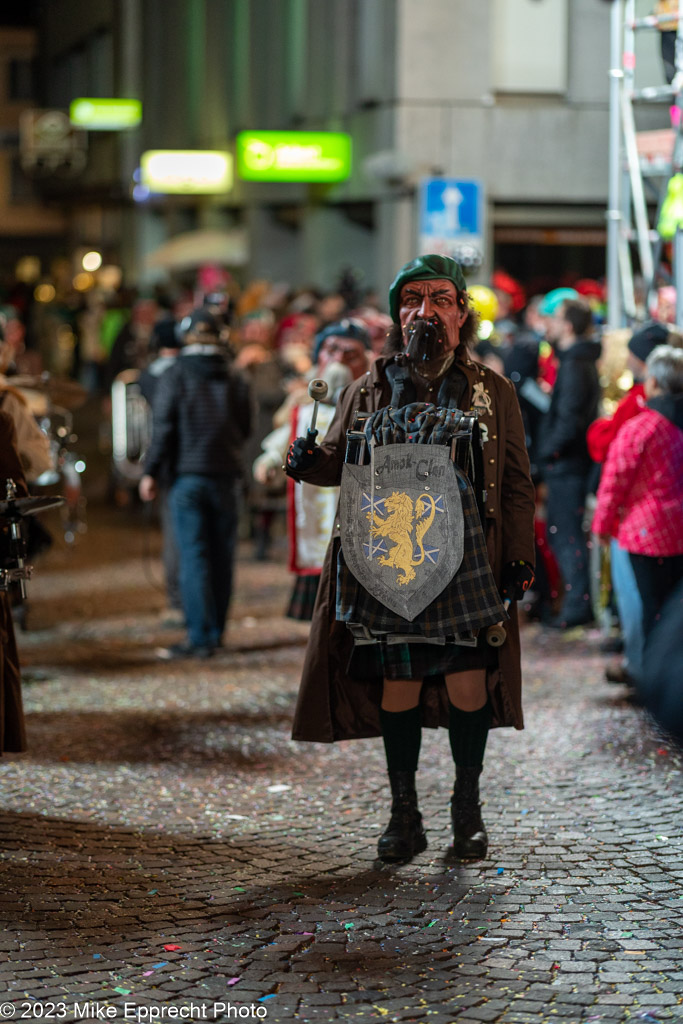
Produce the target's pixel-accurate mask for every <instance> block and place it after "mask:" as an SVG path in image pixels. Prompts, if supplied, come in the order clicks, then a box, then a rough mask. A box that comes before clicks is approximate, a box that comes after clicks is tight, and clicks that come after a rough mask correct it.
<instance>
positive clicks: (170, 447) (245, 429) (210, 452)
mask: <svg viewBox="0 0 683 1024" xmlns="http://www.w3.org/2000/svg"><path fill="white" fill-rule="evenodd" d="M198 348H199V346H197V347H196V348H195V349H191V350H188V351H186V352H185V351H184V352H181V354H180V355H179V356H178V358H177V359H176V361H175V363H174V364H173V365H172V366H171V367H169V369H168V370H166V371H165V373H163V374H162V375H161V377H160V378H159V381H158V384H157V388H156V393H155V395H154V405H153V414H154V426H153V431H152V442H151V444H150V448H149V452H148V455H147V458H146V460H145V473H148V474H149V475H150V476H153V477H154V478H155V479H157V478H158V477H159V475H160V474H161V473H162V472H163V467H164V463H165V462H166V461H168V462H169V463H170V466H171V471H172V475H173V476H174V477H176V476H179V475H182V474H185V473H200V474H202V475H205V476H241V474H242V472H243V460H242V448H243V445H244V442H245V441H246V439H247V438H248V437H249V434H250V433H251V429H252V407H251V396H250V392H249V385H248V384H247V382H246V380H245V379H244V378H243V377H242V376H241V375H240V374H238V373H235V371H233V370H231V369H230V368H229V367H228V364H227V363H226V361H225V359H224V358H223V356H222V355H221V354H220V352H219V351H218V350H216V349H214V348H213V347H211V346H207V347H202V349H201V350H200V351H197V349H198Z"/></svg>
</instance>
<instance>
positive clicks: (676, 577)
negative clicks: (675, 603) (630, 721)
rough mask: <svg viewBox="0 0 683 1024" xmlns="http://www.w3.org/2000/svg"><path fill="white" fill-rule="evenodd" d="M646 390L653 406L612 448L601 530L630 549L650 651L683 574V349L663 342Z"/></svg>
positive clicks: (596, 528) (598, 522)
mask: <svg viewBox="0 0 683 1024" xmlns="http://www.w3.org/2000/svg"><path fill="white" fill-rule="evenodd" d="M644 389H645V397H646V407H645V409H644V410H643V411H642V412H641V413H640V414H639V415H638V416H633V417H632V418H631V419H630V420H629V421H628V422H627V423H625V424H624V425H623V426H622V428H621V430H620V431H619V433H618V434H617V436H616V438H615V439H614V441H613V443H612V444H611V446H610V449H609V451H608V453H607V459H606V462H605V466H604V469H603V473H602V478H601V480H600V486H599V487H598V495H597V506H596V509H595V515H594V517H593V532H594V533H595V534H597V535H598V537H599V538H600V541H601V542H602V543H603V544H608V543H609V542H610V540H611V538H612V536H613V535H614V534H615V532H616V539H617V542H618V543H619V546H620V547H621V548H622V549H623V550H625V551H627V552H628V554H629V558H630V561H631V565H632V568H633V574H634V576H635V579H636V584H637V586H638V592H639V594H640V599H641V602H642V628H643V637H644V641H645V646H646V651H647V640H648V637H649V635H650V633H651V632H652V630H653V628H654V626H655V624H656V623H657V620H658V618H659V615H660V611H661V609H662V607H663V606H664V604H665V602H666V600H667V598H668V596H669V595H670V594H671V593H672V592H673V591H674V590H675V588H676V586H677V585H678V583H679V581H680V580H681V579H682V578H683V350H681V349H676V348H673V347H672V346H670V345H658V346H657V348H655V349H654V350H653V351H652V352H651V354H650V355H649V357H648V359H647V362H646V377H645V384H644ZM615 523H616V524H617V525H616V531H615ZM643 673H644V674H645V675H646V674H647V654H645V658H644V663H643Z"/></svg>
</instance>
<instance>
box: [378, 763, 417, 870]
mask: <svg viewBox="0 0 683 1024" xmlns="http://www.w3.org/2000/svg"><path fill="white" fill-rule="evenodd" d="M389 782H390V784H391V796H392V800H391V820H390V821H389V824H388V825H387V827H386V829H385V831H384V833H383V834H382V835H381V836H380V839H379V842H378V843H377V856H378V857H379V858H380V860H410V859H411V858H412V857H414V856H415V854H416V853H420V852H421V851H422V850H425V849H426V848H427V837H426V835H425V831H424V828H423V827H422V815H421V814H420V812H419V811H418V809H417V793H416V792H415V772H389Z"/></svg>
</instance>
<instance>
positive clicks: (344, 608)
mask: <svg viewBox="0 0 683 1024" xmlns="http://www.w3.org/2000/svg"><path fill="white" fill-rule="evenodd" d="M453 471H454V472H455V474H456V477H457V480H458V487H459V489H460V495H461V498H462V511H463V517H464V521H465V550H464V554H463V560H462V564H461V566H460V568H459V569H458V571H457V573H456V574H455V576H454V577H453V579H452V580H451V582H450V583H449V584H448V586H447V587H446V588H445V590H443V591H442V592H441V594H439V596H438V597H437V598H435V600H434V601H432V603H431V604H428V605H427V607H426V608H425V609H424V611H422V612H421V613H420V614H419V615H418V616H417V617H416V618H415V619H413V621H412V622H409V621H408V619H404V618H403V617H402V616H401V615H398V614H397V613H396V612H393V611H391V609H389V608H386V607H385V606H384V605H383V604H381V603H380V602H379V601H378V600H377V598H375V597H373V596H372V595H371V594H369V593H368V591H367V590H366V589H365V588H364V587H362V586H361V585H360V583H359V582H358V580H357V579H356V577H355V576H354V575H353V574H352V572H351V570H350V569H349V568H348V566H347V565H346V562H345V561H344V553H343V551H342V550H341V548H340V549H339V556H338V559H337V605H336V617H337V619H338V621H339V622H358V623H361V624H362V625H363V626H365V627H366V628H367V629H369V630H370V632H371V633H373V634H374V633H390V634H400V635H408V634H415V635H417V636H426V637H447V638H451V639H455V638H460V639H462V638H466V637H468V636H471V635H473V634H476V631H477V630H479V629H482V628H484V627H485V626H491V625H493V624H494V623H496V622H501V621H503V619H506V618H507V615H506V612H505V609H504V608H503V605H502V603H501V599H500V594H499V593H498V590H497V588H496V584H495V581H494V579H493V574H492V572H491V567H490V566H489V560H488V555H487V552H486V543H485V541H484V534H483V531H482V528H481V522H480V520H479V513H478V512H477V504H476V499H475V497H474V492H473V490H472V487H471V485H470V482H469V480H468V479H467V477H466V476H465V475H464V473H462V472H461V470H459V469H458V467H457V466H455V465H454V466H453Z"/></svg>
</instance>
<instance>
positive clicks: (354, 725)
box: [292, 353, 534, 743]
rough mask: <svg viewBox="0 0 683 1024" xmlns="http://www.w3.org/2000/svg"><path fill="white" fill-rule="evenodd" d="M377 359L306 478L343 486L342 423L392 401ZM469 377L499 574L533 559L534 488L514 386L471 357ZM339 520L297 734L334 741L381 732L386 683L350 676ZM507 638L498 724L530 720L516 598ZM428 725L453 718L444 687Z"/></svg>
mask: <svg viewBox="0 0 683 1024" xmlns="http://www.w3.org/2000/svg"><path fill="white" fill-rule="evenodd" d="M386 364H387V359H385V358H380V359H378V360H377V362H376V363H375V364H374V366H373V367H372V369H371V370H370V371H368V373H367V374H366V375H364V376H363V377H361V378H360V379H359V380H357V381H354V382H353V384H350V385H349V386H348V387H347V388H346V389H345V390H344V391H343V392H342V395H341V397H340V399H339V403H338V405H337V409H336V412H335V416H334V419H333V420H332V423H331V424H330V428H329V430H328V432H327V434H326V436H325V439H324V441H323V443H322V446H321V447H322V449H323V451H324V452H325V455H326V459H325V461H324V463H322V464H321V465H319V466H317V467H316V468H315V470H309V471H308V472H306V473H302V474H301V479H302V480H306V481H307V482H310V483H316V484H319V485H321V486H331V485H338V484H339V482H340V480H341V473H342V466H343V461H344V454H345V450H346V430H347V429H348V428H349V427H350V425H351V423H352V421H353V416H354V413H355V411H356V410H361V411H375V410H376V409H381V408H383V407H384V406H387V405H388V404H389V401H390V396H391V387H390V385H389V382H388V381H387V379H386V376H385V373H384V367H385V366H386ZM458 365H459V368H460V369H461V371H462V372H463V373H464V375H465V377H466V379H467V384H468V387H467V391H466V393H465V395H464V399H463V402H462V407H463V408H464V409H470V408H475V409H477V411H478V413H479V422H480V425H481V427H482V433H483V436H484V469H485V474H486V489H487V501H486V529H485V533H486V545H487V549H488V554H489V561H490V563H491V567H492V570H493V574H494V576H495V578H496V581H497V582H498V583H500V574H501V570H502V567H503V565H505V564H506V563H507V562H512V561H515V560H517V559H524V560H525V561H528V562H530V563H531V564H532V565H533V562H534V529H533V518H534V487H533V484H532V482H531V478H530V476H529V458H528V456H527V451H526V444H525V440H524V427H523V425H522V417H521V413H520V411H519V404H518V402H517V396H516V394H515V389H514V387H513V385H512V384H511V383H510V381H509V380H507V379H506V378H505V377H501V376H500V374H497V373H496V372H495V371H493V370H490V369H489V368H488V367H485V366H482V365H480V364H479V363H476V362H474V361H473V360H471V359H469V358H468V357H467V354H466V353H463V356H462V358H461V360H460V361H459V363H458ZM339 543H340V541H339V522H338V521H337V523H336V524H335V530H334V531H333V534H332V539H331V542H330V545H329V547H328V550H327V555H326V558H325V563H324V565H323V570H322V577H321V580H320V587H319V590H318V597H317V601H316V606H315V610H314V613H313V622H312V625H311V634H310V639H309V642H308V648H307V651H306V658H305V661H304V668H303V675H302V679H301V686H300V689H299V697H298V701H297V706H296V711H295V715H294V724H293V729H292V738H293V739H295V740H311V741H314V742H320V743H332V742H334V741H335V740H343V739H361V738H365V737H369V736H379V735H381V730H380V724H379V705H380V700H381V689H382V686H381V681H380V680H378V681H377V683H376V684H372V683H368V682H359V681H357V680H354V679H351V678H350V677H349V676H348V675H347V674H346V667H347V665H348V662H349V658H350V655H351V650H352V642H351V637H350V634H349V632H348V630H347V628H346V626H345V625H344V623H341V622H337V621H336V620H335V581H336V564H337V553H338V550H339ZM506 630H507V639H506V641H505V643H504V644H503V646H502V647H501V648H500V649H499V664H498V667H497V668H494V669H491V670H489V672H488V677H487V686H488V690H489V694H490V697H491V702H492V706H493V725H494V726H503V725H506V726H514V727H515V728H517V729H522V728H523V727H524V720H523V716H522V695H521V690H522V675H521V667H520V647H519V630H518V625H517V614H516V608H515V606H514V605H512V606H511V608H510V621H509V622H508V623H507V624H506ZM421 705H422V710H423V723H424V724H425V725H427V726H433V727H436V726H438V725H443V726H445V727H447V726H448V712H447V697H446V688H445V686H443V685H441V686H437V685H433V686H431V685H430V686H427V685H425V686H423V688H422V695H421Z"/></svg>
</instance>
